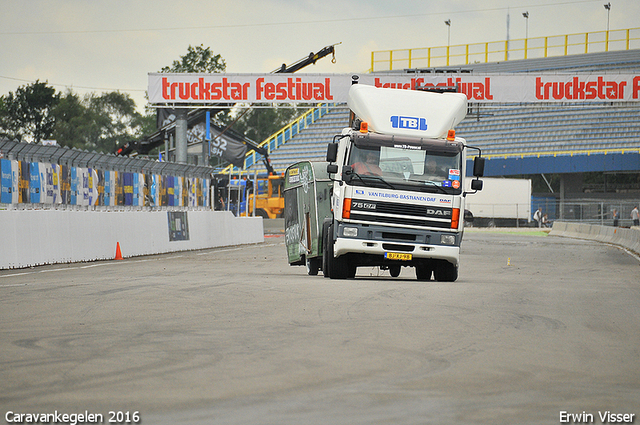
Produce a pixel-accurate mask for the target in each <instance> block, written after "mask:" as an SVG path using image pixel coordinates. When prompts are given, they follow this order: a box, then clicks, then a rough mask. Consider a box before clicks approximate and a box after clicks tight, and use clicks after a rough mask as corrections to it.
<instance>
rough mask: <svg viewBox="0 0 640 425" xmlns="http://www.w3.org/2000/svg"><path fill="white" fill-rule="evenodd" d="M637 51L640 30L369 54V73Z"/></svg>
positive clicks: (382, 51)
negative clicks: (615, 51)
mask: <svg viewBox="0 0 640 425" xmlns="http://www.w3.org/2000/svg"><path fill="white" fill-rule="evenodd" d="M638 47H640V28H630V29H621V30H609V31H595V32H589V33H578V34H566V35H556V36H548V37H533V38H523V39H511V40H503V41H493V42H487V43H472V44H457V45H451V46H438V47H422V48H413V49H397V50H380V51H373V52H371V69H370V70H369V71H370V72H380V71H392V70H398V69H413V68H431V67H438V66H449V65H468V64H472V63H488V62H501V61H507V60H515V59H533V58H546V57H551V56H567V55H575V54H580V53H595V52H608V51H612V50H630V49H636V48H638Z"/></svg>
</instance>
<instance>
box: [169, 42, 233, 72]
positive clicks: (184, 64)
mask: <svg viewBox="0 0 640 425" xmlns="http://www.w3.org/2000/svg"><path fill="white" fill-rule="evenodd" d="M226 70H227V64H226V63H225V61H224V59H222V56H220V55H219V54H217V55H214V54H213V52H212V51H211V49H210V48H209V47H207V48H205V47H204V46H203V45H202V44H201V45H199V46H196V47H192V46H191V45H189V48H188V49H187V54H186V55H184V56H180V60H175V61H173V63H172V64H171V66H165V67H164V68H162V69H161V70H160V72H210V73H214V72H225V71H226Z"/></svg>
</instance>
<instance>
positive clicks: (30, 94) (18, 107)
mask: <svg viewBox="0 0 640 425" xmlns="http://www.w3.org/2000/svg"><path fill="white" fill-rule="evenodd" d="M59 100H60V95H59V94H57V93H56V91H55V89H54V88H53V87H51V86H49V85H47V83H46V82H40V81H38V80H36V82H35V83H33V84H28V85H26V86H21V87H18V89H17V90H16V92H15V93H13V92H10V93H9V94H8V95H6V96H2V98H1V100H0V104H1V105H0V132H1V133H2V134H4V135H5V136H7V137H9V138H11V139H17V140H20V141H27V142H35V143H39V142H41V141H42V140H45V139H48V138H50V137H51V135H52V134H53V129H54V125H55V119H54V116H53V109H54V107H55V106H56V105H57V104H58V102H59Z"/></svg>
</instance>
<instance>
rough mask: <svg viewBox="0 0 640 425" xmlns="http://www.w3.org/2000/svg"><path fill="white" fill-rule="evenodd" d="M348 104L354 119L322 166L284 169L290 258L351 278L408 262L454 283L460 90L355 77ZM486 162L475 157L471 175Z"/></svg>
mask: <svg viewBox="0 0 640 425" xmlns="http://www.w3.org/2000/svg"><path fill="white" fill-rule="evenodd" d="M348 105H349V107H350V109H351V111H352V112H353V113H354V115H355V117H356V119H355V120H354V125H352V127H351V128H346V129H344V130H343V131H342V133H341V134H340V135H337V136H335V137H334V141H333V142H332V143H329V146H328V149H327V163H310V162H306V161H305V162H300V163H296V164H293V165H291V166H290V167H289V168H288V169H287V171H286V173H285V191H284V193H285V234H286V246H287V253H288V259H289V263H290V264H291V265H304V264H306V265H307V269H308V272H309V274H317V273H318V270H319V269H322V271H323V274H324V276H325V277H330V278H332V279H345V278H353V277H354V276H355V274H356V269H357V267H359V266H379V267H380V268H382V269H388V270H389V272H390V274H391V275H392V276H394V277H396V276H398V275H399V274H400V270H401V267H403V266H410V267H414V268H415V272H416V277H417V278H418V279H419V280H430V279H431V277H432V276H433V277H434V278H435V279H436V280H438V281H455V280H456V279H457V277H458V265H459V258H460V255H459V254H460V243H461V240H462V233H463V228H464V220H463V215H462V212H464V204H465V195H466V194H467V192H465V181H466V180H467V172H466V170H465V164H466V151H467V149H468V148H470V147H468V146H466V145H465V141H464V140H463V139H461V138H458V137H455V131H454V130H453V128H454V126H455V125H456V124H457V123H459V122H460V121H462V119H463V118H464V117H465V115H466V112H467V98H466V96H465V95H464V94H461V93H434V92H426V91H417V90H401V89H383V88H376V87H373V86H366V85H362V84H354V85H352V86H351V88H350V90H349V96H348ZM474 149H475V148H474ZM483 168H484V158H482V156H477V157H476V159H475V160H474V170H473V175H474V176H477V177H481V176H482V174H483ZM470 187H471V189H472V190H473V191H477V190H480V189H482V181H481V180H479V179H477V178H476V179H475V180H473V182H471V184H470Z"/></svg>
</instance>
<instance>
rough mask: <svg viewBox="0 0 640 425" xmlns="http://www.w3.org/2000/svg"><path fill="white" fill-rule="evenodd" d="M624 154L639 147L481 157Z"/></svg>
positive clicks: (521, 157)
mask: <svg viewBox="0 0 640 425" xmlns="http://www.w3.org/2000/svg"><path fill="white" fill-rule="evenodd" d="M616 153H617V154H623V155H624V154H626V153H639V154H640V148H613V149H588V150H575V151H569V150H564V151H548V152H529V153H506V154H504V153H497V154H488V155H487V154H485V155H482V156H483V157H485V158H487V159H489V160H491V159H500V158H502V159H507V158H520V159H524V158H531V157H536V158H540V157H547V156H553V157H556V156H576V155H587V156H589V155H603V154H604V155H608V154H616ZM476 156H477V154H472V155H468V156H467V159H473V158H475V157H476Z"/></svg>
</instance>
